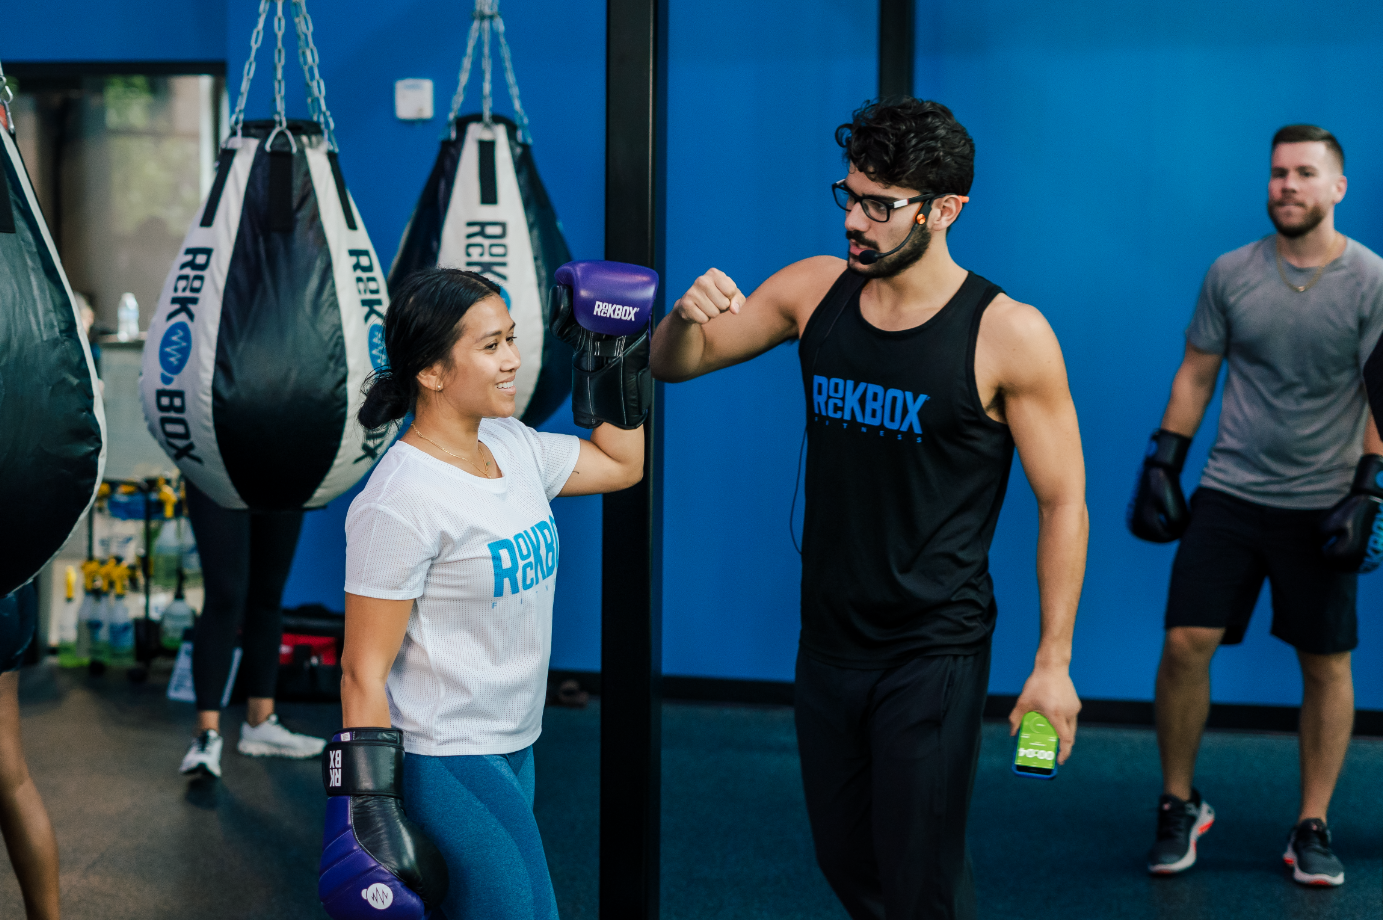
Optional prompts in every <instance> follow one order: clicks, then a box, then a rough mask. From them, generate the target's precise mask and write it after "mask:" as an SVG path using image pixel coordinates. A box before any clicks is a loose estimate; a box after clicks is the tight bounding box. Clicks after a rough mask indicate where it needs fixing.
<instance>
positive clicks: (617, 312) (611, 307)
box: [591, 300, 639, 323]
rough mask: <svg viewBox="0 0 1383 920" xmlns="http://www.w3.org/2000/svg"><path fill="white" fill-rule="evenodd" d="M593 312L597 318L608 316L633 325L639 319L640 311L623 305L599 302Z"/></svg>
mask: <svg viewBox="0 0 1383 920" xmlns="http://www.w3.org/2000/svg"><path fill="white" fill-rule="evenodd" d="M591 312H592V313H594V314H595V315H596V316H608V317H610V318H611V319H622V320H626V321H628V322H631V323H632V322H633V321H634V320H636V319H638V318H639V311H638V310H637V309H635V308H634V307H626V306H625V305H624V304H622V303H606V302H605V301H603V300H597V301H596V302H595V308H594V309H593V310H591Z"/></svg>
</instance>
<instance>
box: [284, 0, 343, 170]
mask: <svg viewBox="0 0 1383 920" xmlns="http://www.w3.org/2000/svg"><path fill="white" fill-rule="evenodd" d="M293 20H294V24H295V25H296V26H297V29H298V58H299V60H300V61H302V65H303V78H304V79H305V80H306V81H307V88H308V92H307V104H308V107H309V108H310V109H311V110H312V117H313V120H314V121H316V122H317V123H318V124H319V125H321V126H322V133H323V134H325V135H326V141H327V149H329V150H333V151H335V150H338V148H337V146H336V122H335V121H333V120H332V117H331V110H330V109H328V108H327V84H326V81H325V80H323V79H322V70H321V66H320V65H321V57H320V55H318V54H317V45H316V43H315V42H313V40H312V17H311V16H310V15H308V12H307V0H293Z"/></svg>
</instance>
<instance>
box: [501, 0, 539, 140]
mask: <svg viewBox="0 0 1383 920" xmlns="http://www.w3.org/2000/svg"><path fill="white" fill-rule="evenodd" d="M495 34H496V35H497V36H498V37H499V53H500V57H502V58H503V59H504V82H505V83H507V84H509V99H510V101H511V102H513V103H514V120H515V121H517V122H518V125H519V140H520V141H521V142H524V143H528V144H531V143H533V135H531V134H529V133H528V116H527V115H526V114H524V111H523V103H522V102H520V101H519V81H518V80H517V79H515V77H514V60H513V58H511V57H510V56H509V42H508V41H506V40H505V38H504V20H503V19H501V18H499V17H498V16H496V17H495Z"/></svg>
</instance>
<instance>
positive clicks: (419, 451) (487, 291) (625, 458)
mask: <svg viewBox="0 0 1383 920" xmlns="http://www.w3.org/2000/svg"><path fill="white" fill-rule="evenodd" d="M384 330H385V345H386V348H387V351H388V359H389V369H388V371H387V372H386V373H381V374H379V375H377V376H376V379H375V380H374V382H373V385H372V387H371V389H370V390H369V393H368V396H367V399H366V403H365V406H364V408H363V409H362V410H361V412H360V420H361V423H362V424H364V425H365V426H366V427H370V428H378V427H381V426H383V425H385V424H387V423H389V422H392V421H394V420H396V419H399V418H402V417H403V416H404V415H405V414H406V413H407V412H408V411H409V410H410V408H411V409H412V410H413V411H414V421H413V424H412V426H411V427H410V428H409V429H408V431H407V433H405V434H404V436H403V437H402V438H401V439H399V441H397V442H396V443H395V444H394V445H393V446H392V447H391V448H390V449H389V451H388V452H387V453H386V454H385V456H384V458H383V459H382V460H381V461H380V463H379V466H378V467H377V468H376V469H375V470H374V472H373V473H372V474H371V476H370V480H369V483H368V484H367V485H366V487H365V489H364V490H363V491H362V492H361V493H360V495H359V496H357V497H356V499H355V501H354V502H352V503H351V508H350V512H349V514H348V516H347V518H346V534H347V549H346V585H345V588H346V639H345V646H344V650H343V656H342V671H343V678H342V681H341V709H342V716H343V719H344V724H345V725H346V726H379V727H391V731H390V732H386V733H381V732H379V731H375V730H373V729H372V730H367V733H366V734H368V731H374V732H375V733H374V735H373V736H370V737H372V738H375V740H378V738H379V737H381V736H382V737H383V738H384V742H381V743H385V744H386V746H387V744H390V743H395V739H397V738H398V735H399V733H401V739H402V747H403V750H404V751H406V756H401V755H400V756H401V760H402V790H403V792H402V802H403V808H405V809H406V811H407V818H402V817H398V818H391V819H389V822H391V823H390V824H389V826H386V827H385V828H384V829H383V830H382V831H380V833H383V834H384V835H385V836H388V835H389V834H393V835H394V836H395V837H398V836H399V835H402V836H403V837H408V838H409V839H410V840H411V843H409V844H407V845H399V846H397V847H396V848H397V849H399V850H400V851H408V852H410V853H411V852H413V850H417V854H415V855H416V859H415V860H414V861H415V862H418V863H420V864H421V868H418V867H417V866H414V867H413V868H412V869H410V871H413V872H414V873H415V874H418V875H421V874H426V873H428V872H429V871H431V873H432V874H433V875H434V876H435V875H436V874H437V871H438V870H436V869H435V868H434V869H432V870H429V868H428V865H427V863H428V861H429V859H432V856H430V855H429V854H431V853H432V851H431V850H430V849H429V847H430V845H429V844H428V843H427V840H426V839H424V840H422V841H421V842H419V841H418V840H416V839H414V838H415V837H416V836H417V834H416V830H417V827H416V826H421V830H422V832H423V834H424V835H425V837H426V838H430V839H431V841H432V843H434V844H436V847H437V849H438V850H440V854H441V857H442V858H443V859H444V860H445V864H446V869H445V871H444V872H442V873H441V874H442V875H444V876H449V877H450V885H449V890H448V893H447V895H446V897H445V899H444V900H442V901H441V908H442V911H443V912H444V914H442V913H438V912H436V911H435V910H434V912H433V913H431V914H430V916H433V917H437V916H442V915H445V916H447V917H450V918H451V920H461V918H465V920H480V918H520V917H522V918H540V917H553V918H555V917H556V915H557V908H556V900H555V898H554V896H553V891H552V882H551V879H550V878H549V876H548V871H547V863H546V859H545V857H544V855H543V850H542V842H541V840H540V839H539V836H538V828H537V824H536V823H535V821H534V818H533V811H532V804H533V784H534V775H533V752H532V745H533V742H534V741H535V740H536V739H537V737H538V734H539V732H540V731H541V727H542V708H543V702H544V695H545V693H544V691H545V688H546V681H547V666H548V654H549V651H550V647H551V638H552V600H553V590H554V584H555V581H556V572H557V563H558V559H559V556H560V549H559V541H558V538H557V528H556V523H555V521H554V519H553V516H552V511H551V508H550V507H549V505H548V502H549V500H550V499H552V498H553V497H555V496H558V495H585V494H590V493H596V492H611V491H615V490H618V489H624V488H627V487H629V486H631V485H633V484H634V483H636V482H638V481H639V479H640V478H641V477H642V475H643V443H644V441H643V430H642V428H641V427H639V428H634V429H632V430H624V429H621V428H618V427H615V426H614V425H611V424H601V425H599V426H598V427H596V428H595V429H594V430H593V431H592V433H591V438H590V440H589V441H587V440H583V439H581V438H577V437H573V436H570V435H560V434H549V433H546V432H539V431H534V430H533V429H532V428H529V427H528V426H526V425H524V424H523V423H522V422H520V421H518V420H517V419H514V418H513V417H512V416H513V414H514V386H515V379H516V371H517V370H518V367H519V352H518V350H517V348H516V347H515V344H514V341H515V327H514V322H513V320H512V319H511V318H510V315H509V312H508V310H507V308H506V307H505V303H504V301H503V300H502V299H501V297H500V292H499V288H497V287H496V286H495V285H493V284H492V283H490V282H489V281H488V280H487V279H485V278H483V277H482V276H480V275H476V274H473V273H470V272H461V271H456V270H452V269H433V270H429V271H424V272H419V273H417V274H415V275H412V276H410V277H409V278H408V279H406V280H405V282H404V283H403V284H402V285H401V286H400V287H399V289H398V290H397V291H395V292H394V295H393V298H392V302H391V305H390V308H389V311H388V315H387V317H386V320H385V324H384ZM524 332H525V333H526V334H533V335H539V334H541V331H540V330H524ZM352 734H354V737H355V738H356V739H357V740H359V739H360V738H363V737H366V734H362V733H361V732H360V731H358V730H357V731H355V732H354V733H353V732H352V731H351V730H347V731H344V732H341V733H338V736H337V738H336V739H334V740H333V746H332V748H329V749H328V754H327V758H328V769H327V771H326V773H327V774H328V775H330V774H331V765H332V764H335V765H336V766H338V767H339V766H340V765H341V754H340V753H336V754H334V755H333V753H332V751H333V750H340V749H344V747H345V745H344V744H343V736H344V742H349V741H351V738H352ZM357 753H358V752H357ZM354 756H356V755H355V754H354V753H351V752H350V751H347V756H346V761H347V764H346V768H347V772H348V773H349V770H350V761H351V758H352V757H354ZM381 756H385V757H386V759H387V756H388V755H387V754H385V755H381ZM333 757H334V758H335V759H333ZM395 763H396V762H395ZM388 769H389V770H394V771H395V772H397V769H396V767H394V766H390V767H389V768H388ZM390 775H393V774H390ZM337 780H338V781H337V785H338V786H340V785H343V784H342V783H341V782H340V780H339V774H338V776H337ZM331 786H332V780H330V779H329V780H328V787H329V788H328V791H329V792H331V791H332V790H331V788H330V787H331ZM344 786H345V787H347V788H351V782H350V781H349V777H348V778H347V781H346V782H345V783H344ZM356 788H358V787H356ZM332 801H333V802H334V801H335V800H332ZM393 801H394V802H397V801H398V800H397V799H395V800H393ZM343 807H344V806H343ZM332 814H333V813H332V812H330V810H329V813H328V833H327V837H328V844H327V851H328V852H324V855H323V881H322V883H321V884H322V891H323V900H324V903H327V906H328V910H329V911H330V912H332V913H333V915H334V916H335V915H339V914H338V913H337V912H336V911H333V910H332V903H331V902H330V901H329V899H328V896H327V893H326V892H327V889H328V887H329V885H328V880H327V879H328V870H329V865H328V864H329V862H331V861H332V860H337V861H340V859H341V858H342V857H341V853H343V852H345V850H348V849H350V848H351V847H355V848H356V849H357V850H358V849H359V844H358V843H357V842H356V840H357V838H360V839H361V840H363V839H364V837H365V836H366V830H362V828H363V826H364V824H365V823H366V821H367V820H368V821H375V820H383V819H378V817H377V816H375V817H370V818H368V819H367V818H362V817H361V815H360V813H355V814H353V815H352V817H351V818H350V819H348V820H347V819H342V820H343V821H344V822H345V823H343V824H341V825H340V827H338V830H340V829H341V828H343V827H346V825H347V824H353V828H354V829H353V831H352V832H351V834H349V835H347V834H345V832H344V831H343V832H342V837H341V838H340V842H338V844H337V850H338V851H340V852H337V853H335V855H333V852H332V847H333V841H332V834H333V829H332V822H333V817H332ZM410 822H412V823H413V824H414V825H416V826H414V827H412V828H406V827H404V825H407V824H409V823H410ZM401 828H402V829H401ZM410 835H412V836H411V837H410ZM348 838H349V839H348ZM381 846H383V848H384V849H388V846H384V845H374V846H373V848H372V846H371V845H369V844H367V845H366V846H365V848H364V849H365V850H366V851H368V852H369V853H370V854H371V855H372V856H374V857H375V858H376V859H382V858H381V857H379V853H378V852H377V851H378V850H380V848H381ZM410 847H411V848H412V849H410ZM342 848H345V849H342ZM350 851H351V852H352V853H354V852H355V851H356V850H350ZM405 855H406V854H405ZM434 855H435V854H434ZM382 861H384V862H386V863H387V860H383V859H382ZM433 863H434V864H435V859H434V860H433ZM394 874H395V875H397V876H399V877H401V878H403V879H404V881H405V882H409V876H408V874H407V873H405V872H399V871H397V870H395V871H394ZM386 881H387V880H386ZM390 884H393V883H392V882H391V883H390ZM409 884H410V887H412V888H413V889H415V890H416V889H424V890H426V889H428V888H431V891H432V893H433V895H434V897H433V898H431V899H428V898H427V896H426V893H425V891H424V894H423V897H424V900H430V901H432V902H435V901H436V900H437V898H436V897H435V894H436V892H437V891H438V890H439V888H440V887H443V886H445V885H446V883H445V882H442V883H441V885H440V886H439V885H437V884H436V883H434V882H432V881H431V880H428V879H423V880H422V881H421V882H418V883H417V884H416V885H415V884H413V883H412V882H410V883H409ZM354 885H355V887H354V888H350V886H349V885H344V884H343V885H342V886H340V887H342V888H345V889H350V890H347V891H346V893H345V894H344V895H342V897H343V898H345V899H346V900H345V901H343V903H345V904H346V906H347V908H348V909H349V910H348V911H347V912H348V913H350V914H351V915H354V912H355V910H356V908H358V907H361V906H363V904H362V902H361V901H360V898H362V897H363V898H365V900H366V901H367V902H368V903H369V904H370V905H371V906H374V907H378V906H379V903H381V901H377V900H374V899H376V898H377V899H386V900H387V901H388V903H393V900H394V899H395V898H396V897H406V896H408V891H402V892H401V893H399V894H395V893H393V892H389V893H385V892H384V891H383V886H380V885H372V886H370V887H368V888H366V887H362V883H361V882H360V880H359V878H358V877H357V878H356V880H355V882H354ZM396 890H397V889H396ZM434 907H435V903H428V904H427V906H426V907H424V908H420V909H421V910H427V909H429V908H434Z"/></svg>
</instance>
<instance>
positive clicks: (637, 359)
mask: <svg viewBox="0 0 1383 920" xmlns="http://www.w3.org/2000/svg"><path fill="white" fill-rule="evenodd" d="M555 278H556V281H557V283H556V284H555V285H553V287H552V294H551V297H550V299H549V303H548V326H549V327H550V328H551V329H552V332H553V334H554V335H556V336H557V337H558V338H559V339H561V340H562V341H564V342H566V343H567V344H568V345H570V346H571V347H572V348H573V349H575V351H576V354H575V356H574V357H573V358H572V378H571V412H572V417H573V418H574V419H575V421H576V424H578V425H580V426H581V427H582V428H594V427H596V426H597V425H599V424H600V423H601V422H609V423H610V424H611V425H614V426H615V427H617V428H623V429H626V430H629V429H633V428H638V427H639V426H640V425H642V424H643V423H644V420H645V419H646V418H647V417H648V410H649V408H650V407H651V406H652V405H653V375H652V373H651V372H650V371H649V368H648V356H649V319H650V318H651V317H652V315H653V302H654V298H655V297H656V296H657V294H658V273H657V272H655V271H654V270H653V269H651V268H644V267H643V266H641V265H630V264H627V263H624V262H593V261H587V262H568V263H567V264H565V265H563V266H562V267H561V268H559V269H557V271H556V273H555Z"/></svg>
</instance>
